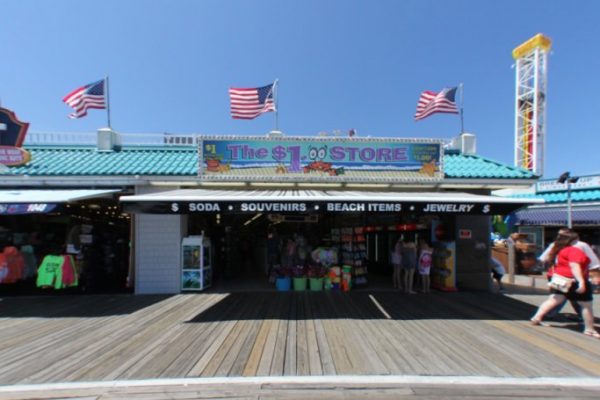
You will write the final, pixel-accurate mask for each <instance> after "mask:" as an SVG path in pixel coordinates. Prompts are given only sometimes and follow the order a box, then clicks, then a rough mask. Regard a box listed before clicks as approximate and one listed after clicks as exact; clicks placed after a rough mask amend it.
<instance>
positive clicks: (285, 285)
mask: <svg viewBox="0 0 600 400" xmlns="http://www.w3.org/2000/svg"><path fill="white" fill-rule="evenodd" d="M291 285H292V280H291V279H290V278H277V279H275V287H276V288H277V290H278V291H280V292H288V291H289V290H290V286H291Z"/></svg>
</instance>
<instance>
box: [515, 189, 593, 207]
mask: <svg viewBox="0 0 600 400" xmlns="http://www.w3.org/2000/svg"><path fill="white" fill-rule="evenodd" d="M512 197H521V198H535V199H543V200H544V201H545V202H546V203H547V204H556V203H566V202H567V192H566V191H563V192H552V193H529V194H526V195H515V196H512ZM571 201H573V202H594V201H600V189H594V190H573V191H571Z"/></svg>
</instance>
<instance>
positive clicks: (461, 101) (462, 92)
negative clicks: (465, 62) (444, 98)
mask: <svg viewBox="0 0 600 400" xmlns="http://www.w3.org/2000/svg"><path fill="white" fill-rule="evenodd" d="M458 87H459V88H460V133H465V122H464V117H463V99H464V90H465V89H464V88H463V84H462V82H461V83H460V85H458Z"/></svg>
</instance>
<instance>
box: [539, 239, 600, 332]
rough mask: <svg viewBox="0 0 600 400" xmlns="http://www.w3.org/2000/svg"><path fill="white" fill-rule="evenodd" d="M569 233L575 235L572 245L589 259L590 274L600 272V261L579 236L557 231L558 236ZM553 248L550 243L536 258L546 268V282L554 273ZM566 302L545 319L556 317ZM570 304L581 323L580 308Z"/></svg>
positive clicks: (551, 311)
mask: <svg viewBox="0 0 600 400" xmlns="http://www.w3.org/2000/svg"><path fill="white" fill-rule="evenodd" d="M569 232H571V233H573V234H575V235H577V239H576V240H575V241H574V242H573V244H572V245H573V246H575V247H577V248H579V249H580V250H581V251H583V252H584V253H585V255H586V256H587V257H588V258H589V259H590V264H589V265H588V268H589V270H590V272H592V271H593V270H595V271H600V260H599V259H598V256H597V255H596V253H595V252H594V250H593V249H592V247H591V246H590V245H589V244H587V243H586V242H584V241H582V240H580V239H579V235H578V234H577V233H576V232H575V231H573V230H571V229H569V228H561V229H560V230H559V231H558V234H566V233H569ZM553 247H554V242H552V243H550V245H549V246H548V247H547V248H546V250H544V252H543V253H542V254H541V255H540V256H539V257H538V260H540V261H541V262H542V264H543V265H545V266H546V267H547V270H548V272H547V277H548V280H550V279H551V278H552V274H553V273H554V261H555V260H553V259H551V258H550V252H551V251H552V249H553ZM566 302H567V300H566V298H565V301H563V302H562V303H561V304H559V305H558V306H556V307H555V308H553V309H552V310H550V311H549V312H548V314H546V317H547V318H551V317H555V316H557V315H558V314H559V313H560V310H561V309H562V308H563V306H564V305H565V303H566ZM570 303H571V307H573V310H575V312H576V313H577V319H578V321H579V322H581V321H582V317H581V307H580V306H579V304H578V303H577V302H576V301H570Z"/></svg>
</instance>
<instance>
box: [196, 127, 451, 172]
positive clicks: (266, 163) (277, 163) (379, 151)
mask: <svg viewBox="0 0 600 400" xmlns="http://www.w3.org/2000/svg"><path fill="white" fill-rule="evenodd" d="M199 146H200V147H199V162H200V166H199V174H200V175H201V177H202V179H210V180H222V181H223V180H226V181H263V182H264V181H286V182H289V181H292V182H293V181H299V182H310V181H318V182H352V181H360V182H422V181H424V182H432V181H441V180H442V179H443V165H442V159H443V143H442V141H441V140H437V139H357V138H298V137H296V138H292V137H289V138H286V137H282V138H258V137H255V138H251V137H246V138H238V137H218V138H214V137H213V138H208V137H204V138H201V141H200V145H199Z"/></svg>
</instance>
